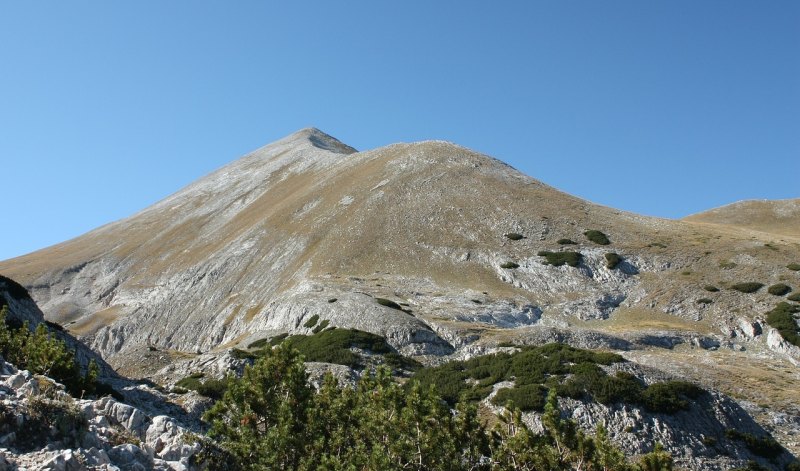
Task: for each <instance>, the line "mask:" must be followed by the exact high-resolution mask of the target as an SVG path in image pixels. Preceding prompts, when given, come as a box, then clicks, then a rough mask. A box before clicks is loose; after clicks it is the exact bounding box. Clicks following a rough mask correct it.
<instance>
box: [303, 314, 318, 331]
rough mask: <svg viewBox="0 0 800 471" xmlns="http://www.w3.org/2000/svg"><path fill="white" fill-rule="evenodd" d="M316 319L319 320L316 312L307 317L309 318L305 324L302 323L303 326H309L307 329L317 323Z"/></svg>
mask: <svg viewBox="0 0 800 471" xmlns="http://www.w3.org/2000/svg"><path fill="white" fill-rule="evenodd" d="M318 320H319V315H317V314H314V315H313V316H311V317H310V318H309V319H308V320H307V321H306V323H305V324H303V327H306V328H309V329H310V328H312V327H314V326H315V325H317V321H318Z"/></svg>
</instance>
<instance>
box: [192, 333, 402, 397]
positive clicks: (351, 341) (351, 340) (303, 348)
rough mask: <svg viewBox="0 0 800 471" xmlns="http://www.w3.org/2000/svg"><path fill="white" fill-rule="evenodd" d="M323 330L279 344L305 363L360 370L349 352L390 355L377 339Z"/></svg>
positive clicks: (359, 361) (356, 357) (259, 353)
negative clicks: (319, 363) (296, 352)
mask: <svg viewBox="0 0 800 471" xmlns="http://www.w3.org/2000/svg"><path fill="white" fill-rule="evenodd" d="M327 326H328V320H327V319H326V320H324V321H322V322H320V323H319V324H318V325H317V326H316V327H315V328H314V330H315V332H314V334H313V335H292V336H288V337H284V338H283V339H282V340H283V342H282V343H283V344H284V345H285V346H288V347H290V348H294V349H296V350H298V351H299V352H300V353H301V354H302V355H303V357H304V358H305V361H319V362H324V363H335V364H338V365H346V366H350V367H351V368H360V367H362V366H363V362H362V358H361V356H360V355H359V354H358V353H356V352H354V351H353V350H352V349H360V350H364V351H369V352H371V353H374V354H383V355H386V354H389V353H392V348H391V347H390V346H389V344H387V343H386V340H385V339H384V338H383V337H381V336H379V335H375V334H371V333H369V332H363V331H360V330H355V329H335V328H331V329H326V327H327ZM318 329H319V330H318ZM276 338H277V337H276ZM273 340H274V339H273ZM271 349H272V346H270V347H269V348H264V349H262V350H260V351H256V352H253V355H255V356H256V357H261V356H264V355H266V354H267V353H268V352H269V351H270V350H271ZM390 361H392V362H394V363H395V364H399V363H400V360H399V359H397V358H394V359H392V360H390ZM409 364H410V363H409ZM179 386H182V387H187V386H186V385H184V384H179Z"/></svg>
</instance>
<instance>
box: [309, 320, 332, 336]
mask: <svg viewBox="0 0 800 471" xmlns="http://www.w3.org/2000/svg"><path fill="white" fill-rule="evenodd" d="M328 324H330V321H329V320H328V319H325V320H323V321H322V322H320V323H319V325H317V326H316V327H314V328H313V329H312V330H311V332H312V333H314V334H318V333H320V332H322V331H323V330H325V329H326V328H327V327H328Z"/></svg>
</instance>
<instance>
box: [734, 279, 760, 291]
mask: <svg viewBox="0 0 800 471" xmlns="http://www.w3.org/2000/svg"><path fill="white" fill-rule="evenodd" d="M763 287H764V283H758V282H756V281H748V282H744V283H736V284H735V285H733V286H731V289H734V290H736V291H739V292H740V293H755V292H756V291H758V290H760V289H761V288H763Z"/></svg>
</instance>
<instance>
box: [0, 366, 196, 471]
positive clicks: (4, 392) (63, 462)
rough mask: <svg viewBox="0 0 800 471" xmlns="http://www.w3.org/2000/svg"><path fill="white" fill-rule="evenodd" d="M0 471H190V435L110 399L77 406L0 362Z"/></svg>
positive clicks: (47, 383)
mask: <svg viewBox="0 0 800 471" xmlns="http://www.w3.org/2000/svg"><path fill="white" fill-rule="evenodd" d="M0 400H2V411H3V412H2V413H3V418H4V420H3V421H2V423H1V424H0V447H2V448H0V469H4V470H5V469H9V470H11V469H52V470H74V471H80V470H89V469H104V470H151V469H156V470H190V469H195V468H194V466H193V465H192V464H191V457H192V456H193V455H194V454H195V453H197V452H198V451H199V450H200V447H201V445H200V444H199V443H198V442H197V441H194V442H193V441H192V440H191V439H189V438H187V437H189V435H187V433H188V432H189V430H188V429H186V428H185V427H183V426H181V425H179V424H178V422H177V421H176V420H175V419H173V418H171V417H167V416H163V415H160V416H155V417H150V416H148V415H147V414H145V413H144V412H143V411H141V410H140V409H137V408H135V407H133V406H130V405H128V404H123V403H121V402H118V401H116V400H115V399H113V398H111V397H103V398H100V399H97V400H84V399H73V398H72V397H70V396H69V395H68V394H67V393H65V392H64V388H63V386H61V385H60V384H58V383H55V382H53V381H52V380H50V379H49V378H46V377H44V376H34V375H31V374H30V373H29V372H28V371H24V370H23V371H18V370H17V369H16V368H15V367H14V366H13V365H11V364H9V363H6V362H5V361H2V359H0Z"/></svg>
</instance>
